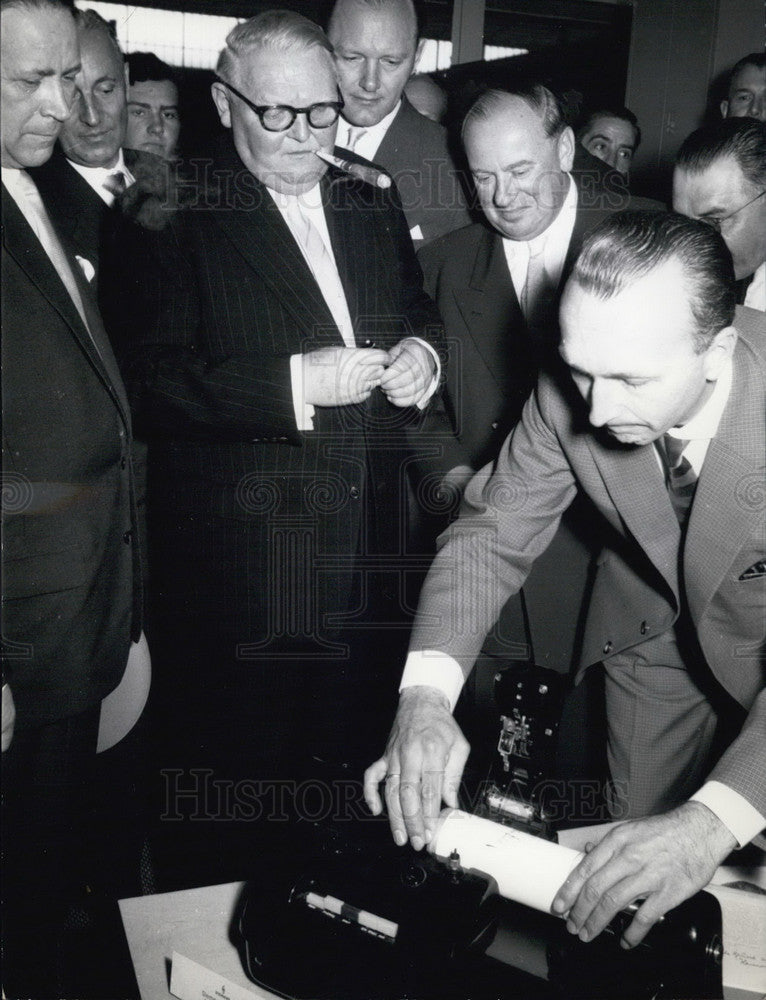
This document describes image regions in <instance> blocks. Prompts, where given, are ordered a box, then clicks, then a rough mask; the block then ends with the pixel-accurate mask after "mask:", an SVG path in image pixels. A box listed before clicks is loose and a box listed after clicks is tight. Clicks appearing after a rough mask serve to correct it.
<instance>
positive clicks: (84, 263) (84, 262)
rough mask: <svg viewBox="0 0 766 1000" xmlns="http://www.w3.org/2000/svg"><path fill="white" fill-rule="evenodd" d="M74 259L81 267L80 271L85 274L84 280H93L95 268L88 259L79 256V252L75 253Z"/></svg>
mask: <svg viewBox="0 0 766 1000" xmlns="http://www.w3.org/2000/svg"><path fill="white" fill-rule="evenodd" d="M75 259H76V261H77V263H78V264H79V265H80V267H81V268H82V273H83V274H84V275H85V280H86V281H88V282H90V281H93V279H94V278H95V276H96V269H95V267H94V266H93V265H92V264H91V262H90V261H89V260H88V258H87V257H80V256H79V254H75Z"/></svg>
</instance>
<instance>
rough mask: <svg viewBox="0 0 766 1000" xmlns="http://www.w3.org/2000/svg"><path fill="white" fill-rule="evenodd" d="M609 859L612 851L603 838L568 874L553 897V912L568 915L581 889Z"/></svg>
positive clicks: (606, 839)
mask: <svg viewBox="0 0 766 1000" xmlns="http://www.w3.org/2000/svg"><path fill="white" fill-rule="evenodd" d="M611 857H612V850H611V848H610V847H609V838H608V837H605V838H604V840H603V841H602V842H601V843H600V844H598V845H597V846H596V847H594V848H593V850H592V851H591V852H590V854H587V855H586V856H585V857H584V858H583V859H582V861H580V863H579V864H578V865H576V867H575V868H574V869H573V870H572V871H571V872H570V873H569V875H568V876H567V879H566V881H565V882H564V884H563V885H562V886H561V888H560V889H559V891H558V892H557V893H556V895H555V896H554V897H553V903H552V904H551V909H552V910H553V912H554V913H559V914H565V913H569V911H570V910H571V909H572V907H573V906H574V904H575V901H576V900H577V898H578V896H579V895H580V891H581V889H582V887H583V886H584V885H585V883H586V882H587V881H588V879H589V878H591V876H592V875H594V874H595V873H596V872H597V871H598V870H599V868H601V867H602V866H603V865H605V864H607V863H608V862H609V860H610V859H611Z"/></svg>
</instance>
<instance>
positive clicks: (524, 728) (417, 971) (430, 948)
mask: <svg viewBox="0 0 766 1000" xmlns="http://www.w3.org/2000/svg"><path fill="white" fill-rule="evenodd" d="M495 697H496V702H497V706H498V711H499V715H500V727H499V737H498V746H497V757H496V759H495V761H494V762H493V765H492V768H491V770H490V774H489V776H488V779H487V781H486V782H485V783H484V787H483V793H482V796H481V801H480V802H479V804H478V806H477V808H476V812H477V813H478V814H479V815H480V816H483V817H484V818H486V819H491V820H492V821H493V822H495V823H499V824H502V825H504V826H511V827H514V828H516V829H520V830H523V831H525V832H526V833H531V834H534V835H535V836H538V837H543V838H547V839H555V833H554V831H553V829H552V824H551V821H550V817H549V816H548V815H547V814H546V810H545V804H544V802H542V801H541V800H540V798H539V797H538V796H537V795H536V790H537V789H539V788H540V787H542V786H543V784H544V779H545V777H546V776H548V775H550V774H551V768H552V762H553V757H554V755H555V749H556V735H557V730H558V719H559V715H560V709H561V702H562V699H563V687H562V678H561V677H560V675H558V674H556V672H555V671H550V670H545V669H544V668H539V667H535V666H533V665H528V664H523V665H519V666H517V667H514V668H510V669H508V670H501V671H499V672H498V674H497V676H496V678H495ZM292 838H293V840H292V843H293V846H292V849H291V851H289V852H287V853H286V854H285V855H283V856H282V860H281V862H280V863H277V864H275V863H273V859H267V858H265V859H263V862H264V863H263V866H262V870H260V871H256V873H255V875H254V877H253V878H252V879H251V881H250V882H249V883H248V885H247V887H246V889H245V892H244V893H243V897H242V900H241V904H240V912H239V915H238V934H239V941H240V946H241V955H242V961H243V965H244V968H245V970H246V972H247V974H248V976H249V977H250V978H251V979H252V980H253V981H254V982H256V983H259V984H260V985H262V986H264V987H265V988H267V989H268V990H270V991H271V992H272V993H274V994H276V995H277V996H282V997H289V998H294V1000H505V998H508V1000H511V998H516V997H518V998H524V1000H534V998H540V1000H577V998H582V1000H586V998H587V1000H599V998H602V1000H617V998H619V1000H662V998H684V997H686V998H690V1000H691V998H694V1000H707V998H710V1000H713V998H718V997H722V995H723V991H722V983H721V953H722V949H721V913H720V907H719V905H718V902H717V901H716V900H715V899H714V898H713V897H712V896H711V895H709V894H707V893H704V892H701V893H698V894H697V895H696V896H694V897H692V899H690V900H687V901H686V902H685V903H683V904H681V906H679V907H677V908H676V909H675V910H672V911H671V912H670V913H668V914H667V915H666V916H665V918H664V920H663V921H661V922H660V923H659V924H657V925H656V926H655V927H654V928H653V929H652V931H651V932H650V933H649V935H648V936H647V938H646V940H645V942H644V943H643V944H642V945H640V946H639V947H637V948H635V949H633V950H632V951H625V950H624V949H622V948H621V947H620V944H619V941H620V935H621V931H622V930H623V928H624V926H625V924H626V922H627V921H629V920H630V919H631V914H630V913H625V914H620V915H619V916H618V917H617V918H616V919H615V921H614V922H613V924H612V926H611V927H610V928H608V929H607V930H606V931H605V932H604V933H603V934H601V935H600V936H599V937H598V938H596V939H595V940H594V941H592V942H590V943H588V944H583V943H582V942H581V941H579V939H578V938H576V937H574V936H572V935H570V934H569V933H568V932H567V931H566V928H565V925H564V921H562V920H561V919H560V918H558V917H555V916H553V915H549V914H546V913H541V912H538V911H536V910H532V909H530V908H529V907H527V906H523V905H521V904H520V903H515V902H513V901H511V900H507V899H503V898H502V897H500V896H499V895H498V893H497V884H496V883H495V881H494V879H493V878H492V877H491V876H489V875H487V874H486V873H484V872H477V871H473V870H466V869H465V868H463V866H462V865H461V862H460V857H459V855H457V854H456V853H455V852H453V853H451V854H450V855H449V857H447V858H443V859H440V858H437V857H435V856H433V855H432V854H429V853H425V852H415V851H413V850H412V849H411V848H409V847H404V848H399V847H396V846H395V845H394V844H393V843H392V842H391V839H390V833H389V830H388V824H387V821H385V820H369V821H367V822H362V821H359V822H351V821H347V822H342V823H336V824H335V825H321V824H318V823H303V824H297V826H296V828H295V829H294V830H293V831H292Z"/></svg>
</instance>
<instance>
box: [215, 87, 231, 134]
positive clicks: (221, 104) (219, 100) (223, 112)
mask: <svg viewBox="0 0 766 1000" xmlns="http://www.w3.org/2000/svg"><path fill="white" fill-rule="evenodd" d="M210 93H211V95H212V97H213V104H215V107H216V111H217V112H218V117H219V118H220V119H221V125H223V126H224V128H231V107H230V106H229V95H228V94H227V93H226V88H225V87H224V85H223V84H222V83H219V82H218V81H217V80H216V81H215V83H213V84H212V85H211V87H210Z"/></svg>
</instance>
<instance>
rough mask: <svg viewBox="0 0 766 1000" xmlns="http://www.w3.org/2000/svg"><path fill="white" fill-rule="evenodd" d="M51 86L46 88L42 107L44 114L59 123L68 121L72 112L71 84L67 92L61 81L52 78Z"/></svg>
mask: <svg viewBox="0 0 766 1000" xmlns="http://www.w3.org/2000/svg"><path fill="white" fill-rule="evenodd" d="M49 84H50V85H49V86H48V87H47V88H46V92H45V100H44V103H43V106H42V109H41V110H42V114H44V115H45V116H46V117H48V118H54V119H55V120H56V121H57V122H64V121H66V120H67V118H68V117H69V115H70V114H71V111H72V90H71V84H70V86H69V90H68V91H67V90H66V89H65V88H64V86H63V85H62V83H61V81H60V80H55V79H53V78H50V80H49Z"/></svg>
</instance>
